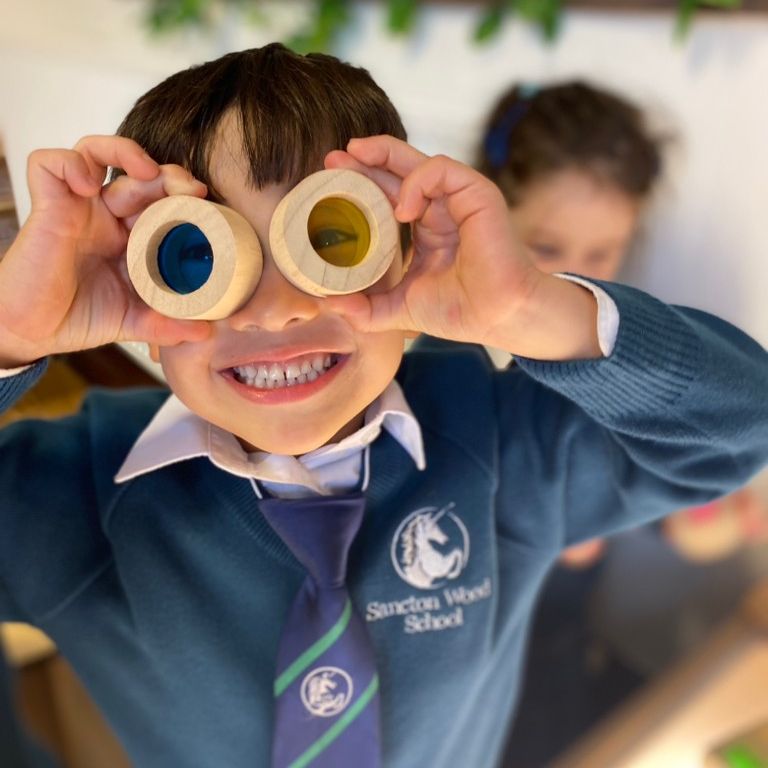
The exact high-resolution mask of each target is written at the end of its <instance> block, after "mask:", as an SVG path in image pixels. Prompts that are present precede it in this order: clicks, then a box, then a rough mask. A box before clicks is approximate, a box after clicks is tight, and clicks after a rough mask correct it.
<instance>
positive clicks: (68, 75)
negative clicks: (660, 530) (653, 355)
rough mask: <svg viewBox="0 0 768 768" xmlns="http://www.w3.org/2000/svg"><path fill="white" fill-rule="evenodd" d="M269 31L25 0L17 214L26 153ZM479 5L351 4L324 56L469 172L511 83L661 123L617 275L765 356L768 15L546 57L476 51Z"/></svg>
mask: <svg viewBox="0 0 768 768" xmlns="http://www.w3.org/2000/svg"><path fill="white" fill-rule="evenodd" d="M261 5H262V7H263V8H264V11H265V13H267V14H269V15H270V18H271V21H270V24H269V26H268V27H252V26H248V25H247V24H245V23H244V22H243V21H242V20H241V19H235V18H226V19H224V24H223V25H222V27H221V28H220V29H219V30H218V31H217V32H216V33H215V34H212V35H210V36H204V35H201V34H198V33H187V34H183V35H176V36H175V37H173V38H171V39H168V38H164V39H161V40H159V41H158V40H151V39H149V38H148V37H147V35H146V33H145V32H144V30H143V29H142V28H141V26H140V25H139V21H138V20H139V17H140V14H141V11H142V8H143V6H142V4H141V2H140V1H139V0H68V1H67V2H66V3H63V2H61V0H25V1H24V2H20V3H14V6H15V7H14V8H13V9H12V10H5V11H4V12H3V23H2V28H0V72H1V73H2V75H0V135H2V136H3V137H4V140H5V144H6V150H7V153H8V155H9V159H10V165H11V174H12V179H13V182H14V186H15V189H16V192H17V196H18V197H19V201H20V206H19V207H20V210H21V212H22V214H26V211H27V210H28V201H27V198H26V194H25V190H24V184H23V173H24V162H25V157H26V155H27V153H28V152H29V151H30V150H32V149H33V148H35V147H38V146H66V145H70V144H72V143H74V141H76V139H77V138H78V137H79V136H80V135H83V134H85V133H97V132H111V131H113V130H114V128H115V126H116V125H117V124H118V122H119V121H120V118H121V117H122V115H123V113H124V112H125V111H126V110H127V109H128V108H129V107H130V105H131V104H132V102H133V100H134V99H135V98H136V97H137V96H139V95H140V94H141V93H142V92H143V91H144V90H146V89H147V88H148V87H149V86H151V85H152V84H154V83H155V82H157V80H159V79H160V78H162V77H164V76H166V75H167V74H170V73H171V72H173V71H176V70H177V69H180V68H182V67H185V66H188V65H189V64H191V63H196V62H199V61H203V60H206V59H209V58H212V57H215V56H218V55H220V54H221V53H224V52H225V51H226V50H230V49H232V48H240V47H247V46H251V45H261V44H263V43H265V42H268V41H269V40H272V39H277V38H280V37H281V36H282V35H284V34H285V33H286V32H287V31H289V30H291V29H294V28H295V27H296V26H297V24H298V23H300V22H301V19H302V18H303V14H304V13H305V12H306V5H305V4H304V3H302V2H299V1H298V0H296V2H292V3H282V4H281V3H276V2H275V3H262V4H261ZM477 11H478V6H477V5H475V6H474V7H473V6H471V5H467V6H463V5H448V6H439V5H428V6H426V7H425V8H424V9H423V11H422V13H421V17H420V20H419V24H418V29H417V30H416V32H415V34H413V35H412V36H410V37H408V38H405V39H400V38H391V37H389V36H388V35H387V33H386V32H385V30H384V22H383V18H382V10H381V9H380V7H379V5H378V4H374V3H364V4H362V5H361V6H360V7H358V9H357V10H356V12H355V21H354V24H353V26H352V27H351V28H350V29H349V30H348V31H347V32H346V33H345V34H344V36H343V39H342V40H341V42H340V45H339V48H338V50H337V51H336V52H337V53H338V54H339V55H340V56H341V57H342V58H345V59H348V60H350V61H352V62H354V63H357V64H361V65H363V66H366V67H367V68H369V69H370V70H371V72H372V74H373V75H374V77H375V78H376V79H377V80H378V81H379V82H380V84H381V85H382V86H383V87H384V88H385V90H387V92H388V93H389V94H390V96H391V97H392V99H393V101H394V102H395V104H396V105H397V106H398V107H399V108H400V110H401V112H402V114H403V117H404V120H405V122H406V126H407V127H408V129H409V132H410V136H411V140H412V142H413V143H414V144H415V145H416V146H418V147H419V148H421V149H423V150H424V151H426V152H428V153H435V152H445V153H448V154H452V155H454V156H456V157H458V158H459V159H464V160H469V159H471V156H472V148H473V146H474V142H475V139H476V135H477V131H478V129H479V124H480V121H481V120H482V118H483V115H484V114H485V112H486V110H487V109H488V107H489V105H490V104H491V102H492V101H493V99H494V98H495V95H496V94H497V93H498V92H499V91H500V90H501V89H502V88H504V87H506V85H508V83H509V82H511V81H512V80H513V79H517V78H524V79H526V80H532V81H539V82H541V81H547V80H550V79H556V78H561V77H572V76H574V75H579V76H585V77H590V78H592V79H595V80H598V81H600V82H602V83H604V84H607V85H609V86H613V87H617V88H620V89H621V90H622V91H623V92H625V93H626V94H627V95H629V96H631V97H634V98H636V99H637V100H639V101H640V102H641V103H642V104H644V105H646V106H647V107H648V108H649V109H650V110H651V111H652V113H653V114H654V115H655V116H656V117H657V118H658V120H659V121H660V122H661V123H662V124H664V125H672V126H673V127H675V128H676V129H677V130H678V132H679V133H680V135H681V136H682V137H683V139H684V142H683V144H684V147H683V149H682V150H678V151H676V152H675V153H674V156H673V158H672V162H671V168H672V171H673V173H672V174H671V179H670V182H669V184H668V185H667V187H666V189H664V190H663V192H662V194H661V195H660V196H659V198H658V201H657V203H656V205H655V206H654V210H653V212H652V217H651V219H650V221H649V226H648V227H647V230H648V231H647V235H646V237H645V238H644V239H643V241H642V243H641V247H640V248H639V249H638V251H639V253H638V254H637V258H636V259H635V261H634V264H633V266H632V267H631V268H630V269H629V270H628V272H627V275H626V278H625V279H626V280H627V281H629V282H632V283H634V284H637V285H639V286H641V287H643V288H646V289H648V290H650V291H651V292H653V293H655V294H657V295H659V296H660V297H662V298H664V299H666V300H669V301H674V302H678V303H683V304H688V305H693V306H698V307H701V308H704V309H709V310H712V311H716V312H717V313H719V314H721V315H723V316H724V317H726V318H727V319H729V320H731V321H732V322H734V323H736V324H737V325H739V326H741V327H743V328H745V329H746V330H748V331H749V332H750V333H752V334H753V335H754V336H756V337H757V338H758V339H759V340H760V341H761V342H762V343H763V344H764V345H766V346H768V291H767V290H766V284H767V283H768V258H767V257H768V210H767V207H768V205H767V204H768V148H767V146H766V143H767V142H768V102H767V101H766V98H765V97H766V94H767V93H768V16H767V15H738V16H730V17H727V18H723V17H718V18H716V19H713V18H712V17H709V18H708V19H707V20H702V21H699V22H697V24H696V26H695V27H694V29H693V33H692V35H691V36H690V38H689V39H688V40H687V42H686V43H685V44H684V45H677V44H676V43H675V42H674V41H673V39H672V20H671V17H670V16H669V15H664V14H653V13H645V14H628V13H615V14H609V13H597V12H595V13H589V12H572V13H569V14H568V15H567V17H566V20H565V26H564V30H563V34H562V35H561V37H560V39H559V40H558V42H557V43H556V44H555V45H554V46H546V45H545V44H543V43H541V42H540V40H539V38H538V36H537V34H536V33H535V32H534V31H533V30H532V29H530V28H529V27H527V26H525V25H522V24H519V23H510V24H508V25H507V26H506V27H505V29H504V32H503V34H502V35H501V36H500V37H499V38H498V39H496V40H495V41H493V42H492V44H490V45H486V46H480V47H478V46H474V45H473V44H472V43H471V41H470V30H471V27H472V24H473V23H474V21H475V19H476V18H477Z"/></svg>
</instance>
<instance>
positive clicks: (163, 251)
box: [157, 224, 213, 293]
mask: <svg viewBox="0 0 768 768" xmlns="http://www.w3.org/2000/svg"><path fill="white" fill-rule="evenodd" d="M157 267H158V269H159V270H160V275H161V276H162V278H163V280H165V284H166V285H167V286H168V287H169V288H170V289H171V290H172V291H175V292H176V293H192V291H196V290H197V289H198V288H200V287H201V286H202V285H205V282H206V281H207V280H208V278H209V277H210V276H211V270H212V269H213V249H212V248H211V244H210V243H209V242H208V238H207V237H206V236H205V235H204V234H203V233H202V232H201V231H200V229H198V228H197V227H196V226H195V225H194V224H179V226H177V227H174V228H173V229H172V230H171V231H170V232H168V234H167V235H166V236H165V237H164V238H163V241H162V242H161V243H160V247H159V248H158V249H157Z"/></svg>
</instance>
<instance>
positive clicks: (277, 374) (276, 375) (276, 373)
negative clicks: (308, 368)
mask: <svg viewBox="0 0 768 768" xmlns="http://www.w3.org/2000/svg"><path fill="white" fill-rule="evenodd" d="M269 380H270V381H271V382H273V384H277V383H278V382H279V381H285V374H284V373H283V369H282V368H281V367H280V366H279V365H278V364H277V363H272V366H271V367H270V369H269Z"/></svg>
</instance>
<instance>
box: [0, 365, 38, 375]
mask: <svg viewBox="0 0 768 768" xmlns="http://www.w3.org/2000/svg"><path fill="white" fill-rule="evenodd" d="M33 365H34V363H30V364H29V365H21V366H19V367H18V368H0V379H10V378H11V376H18V375H19V374H20V373H24V371H28V370H29V369H30V368H31V367H32V366H33Z"/></svg>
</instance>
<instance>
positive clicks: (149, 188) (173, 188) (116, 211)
mask: <svg viewBox="0 0 768 768" xmlns="http://www.w3.org/2000/svg"><path fill="white" fill-rule="evenodd" d="M207 192H208V188H207V187H206V185H205V184H203V182H202V181H198V180H197V179H195V178H194V177H193V176H192V174H191V173H189V171H187V170H186V169H184V168H182V167H181V166H179V165H163V166H160V173H159V174H158V175H157V176H156V177H155V178H154V179H152V180H150V181H142V180H141V179H135V178H133V177H131V176H118V177H117V178H116V179H115V180H114V181H112V182H110V184H108V185H107V186H106V187H105V188H104V189H103V191H102V198H103V200H104V204H105V205H106V206H107V208H108V209H109V211H110V212H111V213H112V215H113V216H115V217H117V218H120V219H126V220H127V221H126V224H127V225H128V226H129V227H130V226H132V225H133V222H134V221H135V218H136V217H137V216H138V215H139V214H140V213H141V212H142V211H143V210H144V209H145V208H146V207H147V206H148V205H150V204H151V203H154V202H155V201H157V200H160V199H161V198H163V197H166V196H167V195H191V196H194V197H205V196H206V194H207Z"/></svg>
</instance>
